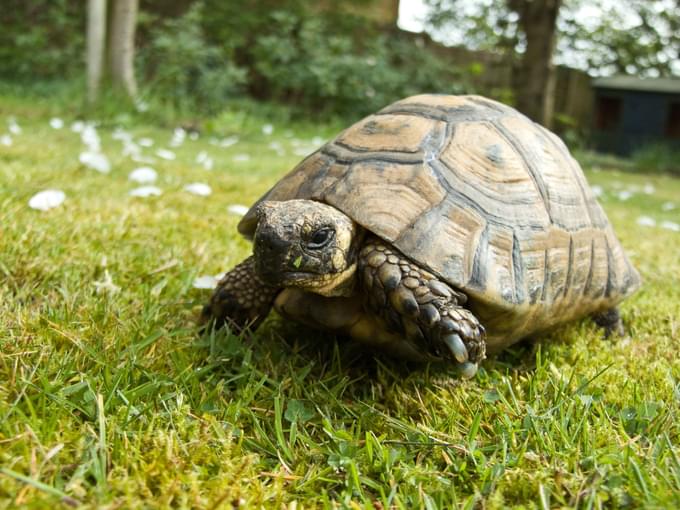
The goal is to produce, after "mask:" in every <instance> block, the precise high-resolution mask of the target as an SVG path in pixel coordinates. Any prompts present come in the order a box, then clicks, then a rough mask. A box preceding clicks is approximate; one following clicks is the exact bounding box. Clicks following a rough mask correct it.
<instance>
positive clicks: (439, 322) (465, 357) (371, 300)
mask: <svg viewBox="0 0 680 510" xmlns="http://www.w3.org/2000/svg"><path fill="white" fill-rule="evenodd" d="M359 270H360V281H361V286H362V288H363V290H364V293H365V295H366V305H365V306H366V309H367V310H370V311H372V312H373V313H374V314H376V315H377V316H379V317H381V318H382V320H383V322H384V323H385V327H386V328H387V329H388V330H391V331H393V332H398V333H400V334H401V335H403V336H404V337H406V338H408V339H409V340H410V341H411V343H412V344H413V345H414V346H416V347H417V348H418V349H419V350H420V351H422V353H423V354H424V355H429V356H431V357H435V358H439V359H448V360H451V361H454V362H455V363H456V364H458V365H459V367H460V369H461V373H462V375H463V377H472V376H473V375H474V374H475V373H476V371H477V367H478V364H479V362H480V361H482V360H483V359H484V358H485V352H486V343H485V333H484V328H483V327H482V325H481V324H480V323H479V321H478V320H477V317H475V316H474V314H473V313H472V312H471V311H470V310H468V309H467V308H466V307H465V303H466V302H467V296H465V295H464V294H463V293H461V292H458V291H457V290H454V289H453V288H451V286H449V285H448V284H447V283H445V282H444V281H442V280H440V279H439V278H437V277H436V276H435V275H433V274H432V273H430V272H429V271H427V270H425V269H423V268H421V267H419V266H418V265H416V264H415V263H413V262H411V261H410V260H409V259H407V258H406V257H405V256H404V255H402V254H401V253H399V252H398V251H396V250H395V249H394V248H392V247H390V246H388V245H386V244H384V242H383V241H382V240H380V239H377V238H371V239H368V240H367V241H366V244H365V246H364V248H363V249H362V250H361V253H360V255H359Z"/></svg>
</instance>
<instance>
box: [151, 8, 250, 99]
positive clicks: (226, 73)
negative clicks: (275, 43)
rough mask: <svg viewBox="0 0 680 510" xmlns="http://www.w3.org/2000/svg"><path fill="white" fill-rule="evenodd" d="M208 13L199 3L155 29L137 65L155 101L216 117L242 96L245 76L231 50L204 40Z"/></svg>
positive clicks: (152, 29) (166, 20) (156, 26)
mask: <svg viewBox="0 0 680 510" xmlns="http://www.w3.org/2000/svg"><path fill="white" fill-rule="evenodd" d="M204 11H205V9H204V6H203V5H202V4H201V3H200V2H197V3H195V4H193V5H192V6H190V7H189V9H188V11H187V12H186V13H184V14H183V15H181V16H180V17H177V18H169V19H165V20H163V21H162V22H161V23H158V24H156V25H155V26H152V28H151V29H150V30H149V34H148V42H147V44H146V45H145V46H143V47H142V48H141V50H140V52H139V59H138V62H139V65H140V66H141V73H140V75H141V76H144V77H145V78H146V79H145V80H143V82H144V83H145V88H146V89H147V90H149V92H150V95H152V96H154V97H155V99H156V100H157V101H160V102H162V103H165V104H169V105H171V106H173V107H175V108H179V109H180V110H190V109H193V108H196V107H198V109H199V110H200V111H202V112H207V113H212V112H215V111H217V110H219V109H220V108H221V107H222V105H223V104H224V102H225V101H227V100H229V99H231V98H233V97H234V96H236V95H239V94H240V93H241V92H242V91H243V87H244V86H245V84H246V70H245V69H244V68H241V67H238V66H237V65H236V64H235V63H234V60H233V58H232V52H231V51H229V50H230V48H229V47H228V46H225V45H222V46H219V45H216V44H211V43H209V42H208V41H207V40H206V38H205V35H204V33H203V29H202V25H201V21H202V19H203V16H204Z"/></svg>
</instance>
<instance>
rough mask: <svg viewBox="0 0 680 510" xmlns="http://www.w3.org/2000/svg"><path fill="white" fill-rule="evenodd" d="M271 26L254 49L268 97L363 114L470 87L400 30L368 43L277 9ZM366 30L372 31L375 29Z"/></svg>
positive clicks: (328, 24) (316, 108) (320, 21)
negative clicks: (415, 97)
mask: <svg viewBox="0 0 680 510" xmlns="http://www.w3.org/2000/svg"><path fill="white" fill-rule="evenodd" d="M268 26H269V27H270V28H269V30H268V31H266V33H263V34H262V36H261V37H258V38H257V39H256V40H255V41H254V43H253V45H252V49H251V50H250V55H251V58H250V60H251V61H252V62H253V63H254V64H253V70H254V72H255V74H256V76H257V77H258V88H259V89H260V90H261V91H264V92H265V94H266V96H265V97H270V98H274V99H277V100H282V101H286V102H293V103H296V104H299V105H301V106H303V107H305V108H306V109H307V110H310V111H315V112H322V113H326V112H332V113H339V114H350V115H358V114H365V113H368V112H372V111H375V110H376V109H377V108H380V107H382V106H384V105H386V104H388V103H390V102H392V101H394V100H396V99H399V98H401V97H404V96H408V95H412V94H416V93H425V92H439V93H460V92H462V91H464V90H466V88H467V87H466V86H464V85H462V83H464V80H463V79H462V75H461V73H460V72H459V71H458V70H457V69H456V68H454V67H452V66H450V65H448V64H445V63H444V62H443V61H442V60H440V59H438V58H437V57H435V56H434V55H432V54H431V53H429V52H427V51H424V50H421V49H419V48H418V47H417V46H415V45H414V44H413V42H412V41H410V40H406V39H403V38H401V37H399V36H397V35H394V34H389V33H382V34H381V33H373V34H371V36H370V37H365V38H364V41H362V40H358V39H357V38H356V37H354V36H353V35H350V34H348V33H342V32H337V31H334V30H333V27H332V23H331V20H329V19H326V18H324V17H321V16H318V17H301V16H298V15H295V13H292V12H289V11H274V12H272V13H271V14H270V15H269V16H268ZM360 32H364V33H366V32H368V33H369V34H370V27H369V26H365V27H364V30H360Z"/></svg>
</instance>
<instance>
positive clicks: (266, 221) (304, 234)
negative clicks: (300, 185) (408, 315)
mask: <svg viewBox="0 0 680 510" xmlns="http://www.w3.org/2000/svg"><path fill="white" fill-rule="evenodd" d="M256 214H257V219H258V223H257V229H256V230H255V238H254V249H253V254H254V256H255V269H256V271H257V273H258V275H259V276H260V278H262V280H264V281H265V282H266V283H268V284H269V285H275V286H280V287H299V288H302V289H304V290H307V291H310V292H315V293H317V294H322V295H324V296H338V295H346V294H348V293H349V292H351V288H352V285H353V283H354V282H353V281H354V278H353V277H354V273H355V270H356V247H357V246H358V244H359V241H360V240H359V237H360V236H359V235H358V233H359V229H358V227H357V225H356V224H355V223H354V222H353V221H352V219H351V218H350V217H349V216H347V215H346V214H343V213H342V212H340V211H339V210H338V209H336V208H334V207H331V206H329V205H326V204H322V203H320V202H314V201H312V200H288V201H285V202H263V203H262V204H260V205H259V206H258V207H257V210H256Z"/></svg>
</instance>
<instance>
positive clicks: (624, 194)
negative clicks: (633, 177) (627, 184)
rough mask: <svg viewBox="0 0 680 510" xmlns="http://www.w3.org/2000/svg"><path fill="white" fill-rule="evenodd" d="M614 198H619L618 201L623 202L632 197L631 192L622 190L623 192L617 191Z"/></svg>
mask: <svg viewBox="0 0 680 510" xmlns="http://www.w3.org/2000/svg"><path fill="white" fill-rule="evenodd" d="M616 196H617V197H618V198H619V200H621V201H622V202H625V201H626V200H628V199H629V198H630V197H632V196H633V192H632V191H628V190H627V189H624V190H623V191H619V192H618V193H617V195H616Z"/></svg>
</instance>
